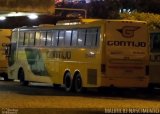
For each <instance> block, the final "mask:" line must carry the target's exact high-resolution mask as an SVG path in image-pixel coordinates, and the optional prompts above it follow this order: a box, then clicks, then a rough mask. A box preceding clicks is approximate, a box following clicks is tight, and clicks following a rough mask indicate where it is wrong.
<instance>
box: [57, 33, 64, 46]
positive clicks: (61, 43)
mask: <svg viewBox="0 0 160 114" xmlns="http://www.w3.org/2000/svg"><path fill="white" fill-rule="evenodd" d="M64 33H65V31H64V30H60V32H59V37H58V46H59V47H63V46H64Z"/></svg>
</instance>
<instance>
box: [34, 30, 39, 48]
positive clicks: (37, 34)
mask: <svg viewBox="0 0 160 114" xmlns="http://www.w3.org/2000/svg"><path fill="white" fill-rule="evenodd" d="M35 45H36V46H39V45H40V32H36V35H35Z"/></svg>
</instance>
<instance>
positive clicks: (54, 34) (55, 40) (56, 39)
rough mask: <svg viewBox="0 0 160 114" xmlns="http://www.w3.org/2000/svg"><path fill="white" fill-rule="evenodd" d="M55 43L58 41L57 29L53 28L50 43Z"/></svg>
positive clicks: (55, 44) (54, 44)
mask: <svg viewBox="0 0 160 114" xmlns="http://www.w3.org/2000/svg"><path fill="white" fill-rule="evenodd" d="M57 43H58V30H53V35H52V45H53V46H57Z"/></svg>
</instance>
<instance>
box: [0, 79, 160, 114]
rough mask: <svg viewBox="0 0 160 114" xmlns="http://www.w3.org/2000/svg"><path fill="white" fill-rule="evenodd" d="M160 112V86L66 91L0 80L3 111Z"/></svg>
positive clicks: (15, 113)
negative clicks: (156, 87)
mask: <svg viewBox="0 0 160 114" xmlns="http://www.w3.org/2000/svg"><path fill="white" fill-rule="evenodd" d="M125 111H127V112H129V111H130V112H133V113H134V112H135V113H136V112H144V111H145V112H151V113H152V112H155V113H156V112H157V113H160V89H155V90H154V91H152V92H148V91H146V90H144V89H138V90H137V89H116V90H109V89H106V90H105V91H102V92H98V91H96V90H88V91H87V92H85V93H74V92H69V93H67V92H65V91H64V90H63V88H59V89H54V88H53V87H52V85H47V84H38V83H31V84H30V85H29V86H27V87H24V86H20V85H19V82H12V81H2V80H1V81H0V113H2V114H25V113H26V114H31V113H34V114H51V113H53V112H54V113H68V114H70V113H72V112H73V113H76V114H78V113H112V112H113V113H114V112H115V113H116V112H125Z"/></svg>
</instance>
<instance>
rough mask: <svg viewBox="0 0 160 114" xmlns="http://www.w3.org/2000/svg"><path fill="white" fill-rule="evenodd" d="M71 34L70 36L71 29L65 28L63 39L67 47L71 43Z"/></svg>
mask: <svg viewBox="0 0 160 114" xmlns="http://www.w3.org/2000/svg"><path fill="white" fill-rule="evenodd" d="M71 36H72V30H66V32H65V39H64V42H65V46H66V47H69V46H70V45H71Z"/></svg>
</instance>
